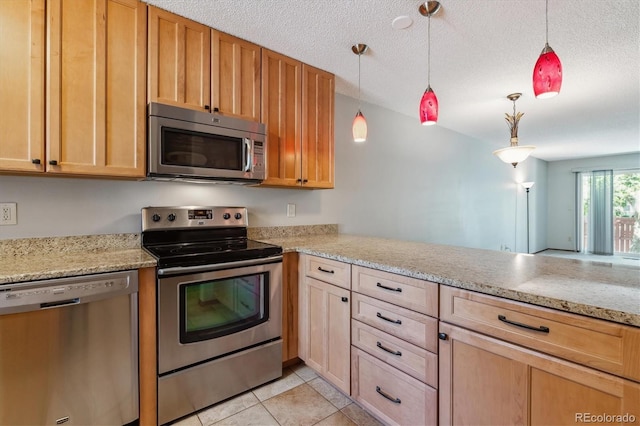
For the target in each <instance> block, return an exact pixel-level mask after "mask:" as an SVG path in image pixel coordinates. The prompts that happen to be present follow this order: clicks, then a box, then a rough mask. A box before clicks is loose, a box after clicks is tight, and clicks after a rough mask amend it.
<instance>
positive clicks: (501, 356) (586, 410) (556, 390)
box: [439, 322, 640, 425]
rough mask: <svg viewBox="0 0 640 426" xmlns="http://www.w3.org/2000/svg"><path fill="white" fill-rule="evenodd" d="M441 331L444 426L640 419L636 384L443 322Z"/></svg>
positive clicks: (603, 422) (605, 422)
mask: <svg viewBox="0 0 640 426" xmlns="http://www.w3.org/2000/svg"><path fill="white" fill-rule="evenodd" d="M443 333H444V335H446V339H445V340H442V337H444V336H443ZM440 335H441V340H440V345H439V355H440V359H439V362H440V365H439V378H440V383H439V391H440V398H439V415H440V420H439V421H440V424H442V425H471V424H473V425H559V424H563V425H569V424H571V425H575V424H576V423H598V422H597V421H595V420H597V419H598V417H597V416H600V415H601V416H611V417H609V419H611V418H613V419H615V418H617V417H616V416H625V415H627V419H631V418H633V419H635V422H633V421H632V422H630V423H628V424H640V384H639V383H636V382H633V381H630V380H626V379H622V378H620V377H617V376H614V375H611V374H608V373H603V372H600V371H597V370H594V369H591V368H588V367H584V366H581V365H578V364H574V363H572V362H568V361H564V360H561V359H558V358H555V357H553V356H549V355H545V354H542V353H539V352H537V351H533V350H530V349H526V348H523V347H520V346H516V345H514V344H510V343H507V342H504V341H501V340H498V339H495V338H492V337H488V336H485V335H482V334H479V333H476V332H473V331H469V330H465V329H462V328H460V327H456V326H453V325H449V324H446V323H442V322H441V323H440ZM591 416H594V417H591ZM621 418H622V417H621ZM587 419H588V420H587ZM594 419H595V420H594ZM589 420H592V421H589ZM602 420H604V421H602V422H600V423H601V424H611V423H614V424H618V423H622V422H621V421H618V422H615V421H607V418H606V417H603V418H602Z"/></svg>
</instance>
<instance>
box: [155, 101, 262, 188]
mask: <svg viewBox="0 0 640 426" xmlns="http://www.w3.org/2000/svg"><path fill="white" fill-rule="evenodd" d="M147 142H148V150H147V152H148V163H147V178H148V179H157V180H192V181H193V180H210V181H225V182H230V183H245V184H250V183H259V182H261V181H262V180H264V178H265V148H266V130H265V125H264V124H262V123H256V122H253V121H247V120H242V119H239V118H234V117H226V116H223V115H220V114H214V113H208V112H202V111H195V110H191V109H187V108H180V107H176V106H172V105H165V104H159V103H154V102H152V103H150V104H149V114H148V138H147Z"/></svg>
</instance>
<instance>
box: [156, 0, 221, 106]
mask: <svg viewBox="0 0 640 426" xmlns="http://www.w3.org/2000/svg"><path fill="white" fill-rule="evenodd" d="M148 95H149V101H150V102H160V103H164V104H171V105H177V106H181V107H185V108H192V109H196V110H202V111H204V110H209V108H210V105H211V101H210V100H211V29H210V28H209V27H207V26H205V25H202V24H199V23H197V22H194V21H191V20H189V19H186V18H183V17H181V16H178V15H175V14H173V13H170V12H167V11H165V10H162V9H158V8H157V7H153V6H149V91H148Z"/></svg>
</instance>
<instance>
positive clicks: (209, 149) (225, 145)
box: [161, 127, 244, 171]
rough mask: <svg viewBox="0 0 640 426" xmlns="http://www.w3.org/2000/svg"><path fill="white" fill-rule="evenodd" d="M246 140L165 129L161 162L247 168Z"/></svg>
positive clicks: (191, 165) (215, 167)
mask: <svg viewBox="0 0 640 426" xmlns="http://www.w3.org/2000/svg"><path fill="white" fill-rule="evenodd" d="M243 149H244V141H243V139H242V138H239V137H232V136H223V135H214V134H208V133H200V132H194V131H190V130H183V129H172V128H169V127H163V128H162V151H161V153H162V164H165V165H170V166H183V167H199V168H207V169H222V170H237V171H242V170H244V160H243V158H244V154H243Z"/></svg>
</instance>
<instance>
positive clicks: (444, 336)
mask: <svg viewBox="0 0 640 426" xmlns="http://www.w3.org/2000/svg"><path fill="white" fill-rule="evenodd" d="M438 339H440V340H449V335H448V334H447V333H438Z"/></svg>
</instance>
